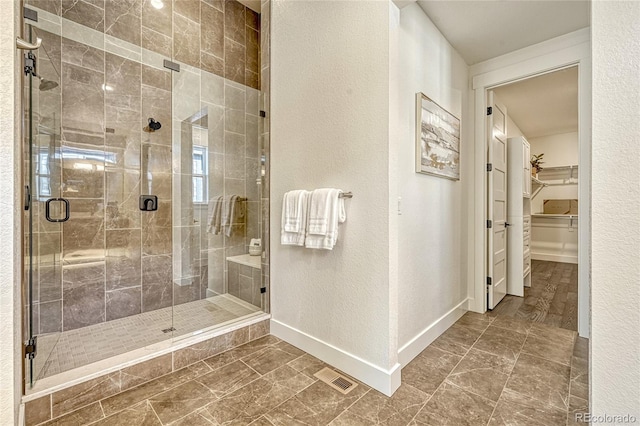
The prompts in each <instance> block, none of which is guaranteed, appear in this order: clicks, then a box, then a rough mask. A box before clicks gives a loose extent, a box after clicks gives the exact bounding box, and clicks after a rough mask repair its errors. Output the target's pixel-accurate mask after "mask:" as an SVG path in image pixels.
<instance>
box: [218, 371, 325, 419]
mask: <svg viewBox="0 0 640 426" xmlns="http://www.w3.org/2000/svg"><path fill="white" fill-rule="evenodd" d="M312 383H314V381H313V380H312V379H310V378H309V377H307V376H305V375H304V374H302V373H298V372H297V371H295V370H294V369H292V368H291V367H288V366H286V365H285V366H282V367H280V368H278V369H276V370H273V371H271V372H270V373H268V374H266V375H265V376H263V377H261V378H260V379H258V380H255V381H253V382H251V383H249V384H248V385H246V386H244V387H242V388H240V389H238V390H236V391H235V392H232V393H231V394H229V395H227V396H225V397H223V398H222V399H220V400H218V401H216V402H213V403H212V404H209V405H208V406H207V407H206V409H207V411H208V412H209V414H211V416H212V417H213V418H214V419H215V421H216V422H217V423H220V424H248V423H251V422H252V421H254V420H257V419H258V418H259V417H261V416H262V415H263V414H265V413H267V412H269V411H270V410H272V409H273V408H275V407H277V406H278V405H280V404H282V403H283V402H284V401H286V400H288V399H289V398H291V397H292V396H293V395H295V394H296V393H298V392H300V391H301V390H302V389H304V388H306V387H307V386H309V385H310V384H312Z"/></svg>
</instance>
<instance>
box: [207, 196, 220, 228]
mask: <svg viewBox="0 0 640 426" xmlns="http://www.w3.org/2000/svg"><path fill="white" fill-rule="evenodd" d="M222 200H223V197H222V195H220V196H219V197H216V198H212V199H211V200H209V210H210V212H211V213H209V226H207V232H208V233H210V234H219V233H220V223H221V220H222Z"/></svg>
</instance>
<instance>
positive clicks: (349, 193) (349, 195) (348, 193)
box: [339, 192, 353, 198]
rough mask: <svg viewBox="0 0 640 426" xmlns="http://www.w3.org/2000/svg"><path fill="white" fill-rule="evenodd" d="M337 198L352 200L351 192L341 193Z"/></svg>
mask: <svg viewBox="0 0 640 426" xmlns="http://www.w3.org/2000/svg"><path fill="white" fill-rule="evenodd" d="M339 197H340V198H353V193H352V192H343V193H342V194H340V196H339Z"/></svg>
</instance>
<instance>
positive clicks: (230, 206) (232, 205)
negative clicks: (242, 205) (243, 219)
mask: <svg viewBox="0 0 640 426" xmlns="http://www.w3.org/2000/svg"><path fill="white" fill-rule="evenodd" d="M237 201H238V196H237V195H231V196H230V197H229V198H227V199H225V200H224V209H223V214H222V223H221V225H222V228H223V229H226V232H225V234H226V236H227V237H230V236H231V232H232V231H233V217H234V216H235V210H236V202H237Z"/></svg>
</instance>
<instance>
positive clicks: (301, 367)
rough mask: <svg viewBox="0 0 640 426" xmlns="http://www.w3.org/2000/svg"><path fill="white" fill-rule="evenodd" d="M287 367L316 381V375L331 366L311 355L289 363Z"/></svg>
mask: <svg viewBox="0 0 640 426" xmlns="http://www.w3.org/2000/svg"><path fill="white" fill-rule="evenodd" d="M287 365H288V366H289V367H291V368H293V369H294V370H296V371H299V372H300V373H302V374H305V375H307V376H309V377H310V378H312V379H314V380H316V377H315V376H314V374H316V373H317V372H318V371H320V370H322V369H323V368H325V367H328V366H329V365H328V364H325V363H324V362H323V361H321V360H319V359H318V358H316V357H314V356H312V355H309V354H304V355H302V356H301V357H299V358H296V359H294V360H293V361H289V362H288V363H287Z"/></svg>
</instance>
